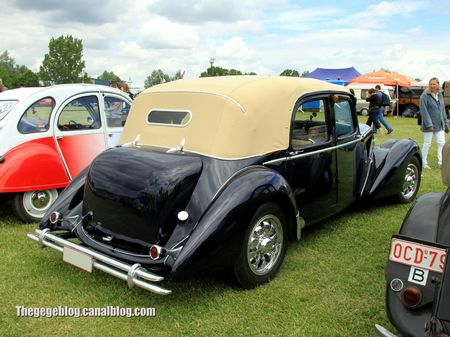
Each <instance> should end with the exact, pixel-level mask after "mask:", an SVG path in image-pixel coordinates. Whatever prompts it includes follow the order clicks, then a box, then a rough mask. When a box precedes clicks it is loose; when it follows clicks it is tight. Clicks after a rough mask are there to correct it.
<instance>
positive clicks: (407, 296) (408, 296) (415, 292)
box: [402, 287, 422, 308]
mask: <svg viewBox="0 0 450 337" xmlns="http://www.w3.org/2000/svg"><path fill="white" fill-rule="evenodd" d="M421 300H422V292H421V291H420V290H419V289H418V288H416V287H408V288H406V289H405V291H404V292H403V293H402V302H403V304H404V305H405V306H407V307H408V308H415V307H417V306H418V305H419V304H420V301H421Z"/></svg>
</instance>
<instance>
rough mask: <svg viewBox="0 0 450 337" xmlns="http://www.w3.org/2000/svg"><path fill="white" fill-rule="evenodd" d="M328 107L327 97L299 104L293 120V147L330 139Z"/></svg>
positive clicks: (320, 142) (319, 142)
mask: <svg viewBox="0 0 450 337" xmlns="http://www.w3.org/2000/svg"><path fill="white" fill-rule="evenodd" d="M327 107H328V102H327V100H325V99H316V100H311V101H308V102H305V103H303V104H301V105H299V106H298V108H297V111H296V113H295V116H294V120H293V121H292V134H291V144H292V147H293V148H301V147H305V146H310V145H313V144H322V143H325V142H327V141H328V140H329V139H330V135H329V132H328V127H327V123H326V120H327Z"/></svg>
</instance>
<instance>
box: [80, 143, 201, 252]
mask: <svg viewBox="0 0 450 337" xmlns="http://www.w3.org/2000/svg"><path fill="white" fill-rule="evenodd" d="M201 171H202V160H201V158H200V157H198V156H188V155H185V154H182V153H175V154H168V153H159V152H152V151H145V150H142V149H139V148H125V147H117V148H114V149H110V150H108V151H105V152H103V153H102V154H100V155H99V156H98V157H97V158H96V159H95V160H94V162H93V163H92V165H91V168H90V171H89V174H88V178H87V182H86V185H85V192H84V193H85V198H84V212H85V214H86V213H87V212H92V217H91V219H90V220H89V221H87V222H85V223H84V225H83V226H84V229H85V230H86V231H87V232H88V234H89V235H90V236H91V237H93V238H94V239H96V240H99V241H103V242H105V243H106V244H108V245H112V246H113V247H115V248H121V249H125V250H127V251H134V252H136V253H142V252H144V251H146V252H148V248H149V247H150V246H151V245H152V244H159V245H163V244H164V243H165V242H167V240H168V238H169V236H170V234H171V233H172V231H173V229H174V227H175V225H176V222H177V214H178V212H180V211H182V210H184V209H185V208H186V206H187V204H188V202H189V200H190V197H191V195H192V192H193V190H194V188H195V185H196V183H197V181H198V178H199V176H200V174H201Z"/></svg>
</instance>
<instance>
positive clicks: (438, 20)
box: [0, 0, 450, 88]
mask: <svg viewBox="0 0 450 337" xmlns="http://www.w3.org/2000/svg"><path fill="white" fill-rule="evenodd" d="M0 7H1V9H2V10H1V12H0V22H1V30H0V53H2V52H3V51H5V50H7V51H8V52H9V55H10V56H11V57H12V58H14V59H15V61H16V63H17V64H20V65H22V64H23V65H26V66H27V67H29V68H30V69H32V70H33V71H38V70H39V66H40V65H41V64H42V61H43V59H44V55H45V53H47V52H48V43H49V41H50V39H51V38H52V37H55V38H57V37H59V36H61V35H72V36H74V37H76V38H79V39H81V40H82V41H83V59H84V60H85V64H86V68H85V71H86V72H87V73H88V74H89V75H90V76H91V77H97V76H99V75H100V74H101V73H103V71H104V70H107V71H113V72H114V73H115V74H116V75H118V76H119V77H120V78H122V79H123V80H126V81H129V82H131V84H130V86H131V87H132V88H143V86H144V81H145V79H146V78H147V76H148V75H150V74H151V72H152V71H153V70H155V69H162V70H163V71H164V72H165V73H167V74H169V75H171V76H173V75H174V74H175V73H176V72H177V71H178V70H181V71H186V75H185V77H186V78H194V77H198V76H199V75H200V73H201V72H202V71H205V70H206V69H207V68H208V67H209V65H210V60H211V58H214V65H215V66H219V67H223V68H235V69H239V70H241V71H242V72H256V73H257V74H258V75H279V74H280V73H281V72H282V71H283V70H284V69H287V68H289V69H296V70H298V71H299V72H300V73H302V72H303V71H305V70H308V71H312V70H314V69H315V68H316V67H321V68H346V67H351V66H354V67H355V68H356V69H357V70H358V71H359V72H361V73H365V72H370V71H373V70H378V69H380V68H385V69H389V70H393V71H397V72H400V73H403V74H406V75H408V76H411V77H413V78H420V79H422V80H425V81H427V80H428V79H429V78H430V77H433V76H437V77H438V78H439V79H441V80H442V81H443V80H447V79H450V0H408V1H403V0H393V1H364V0H348V1H335V0H333V1H331V0H325V1H320V0H319V1H311V0H308V1H299V0H297V1H294V0H291V1H289V0H280V1H276V0H197V1H191V0H134V1H123V0H102V1H101V2H100V1H88V0H77V1H68V0H40V1H36V0H0Z"/></svg>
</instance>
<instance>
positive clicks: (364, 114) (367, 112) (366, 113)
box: [361, 109, 369, 116]
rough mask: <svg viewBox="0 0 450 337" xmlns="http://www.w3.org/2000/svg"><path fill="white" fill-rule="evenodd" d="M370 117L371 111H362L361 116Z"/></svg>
mask: <svg viewBox="0 0 450 337" xmlns="http://www.w3.org/2000/svg"><path fill="white" fill-rule="evenodd" d="M368 115H369V110H367V109H361V116H368Z"/></svg>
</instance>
